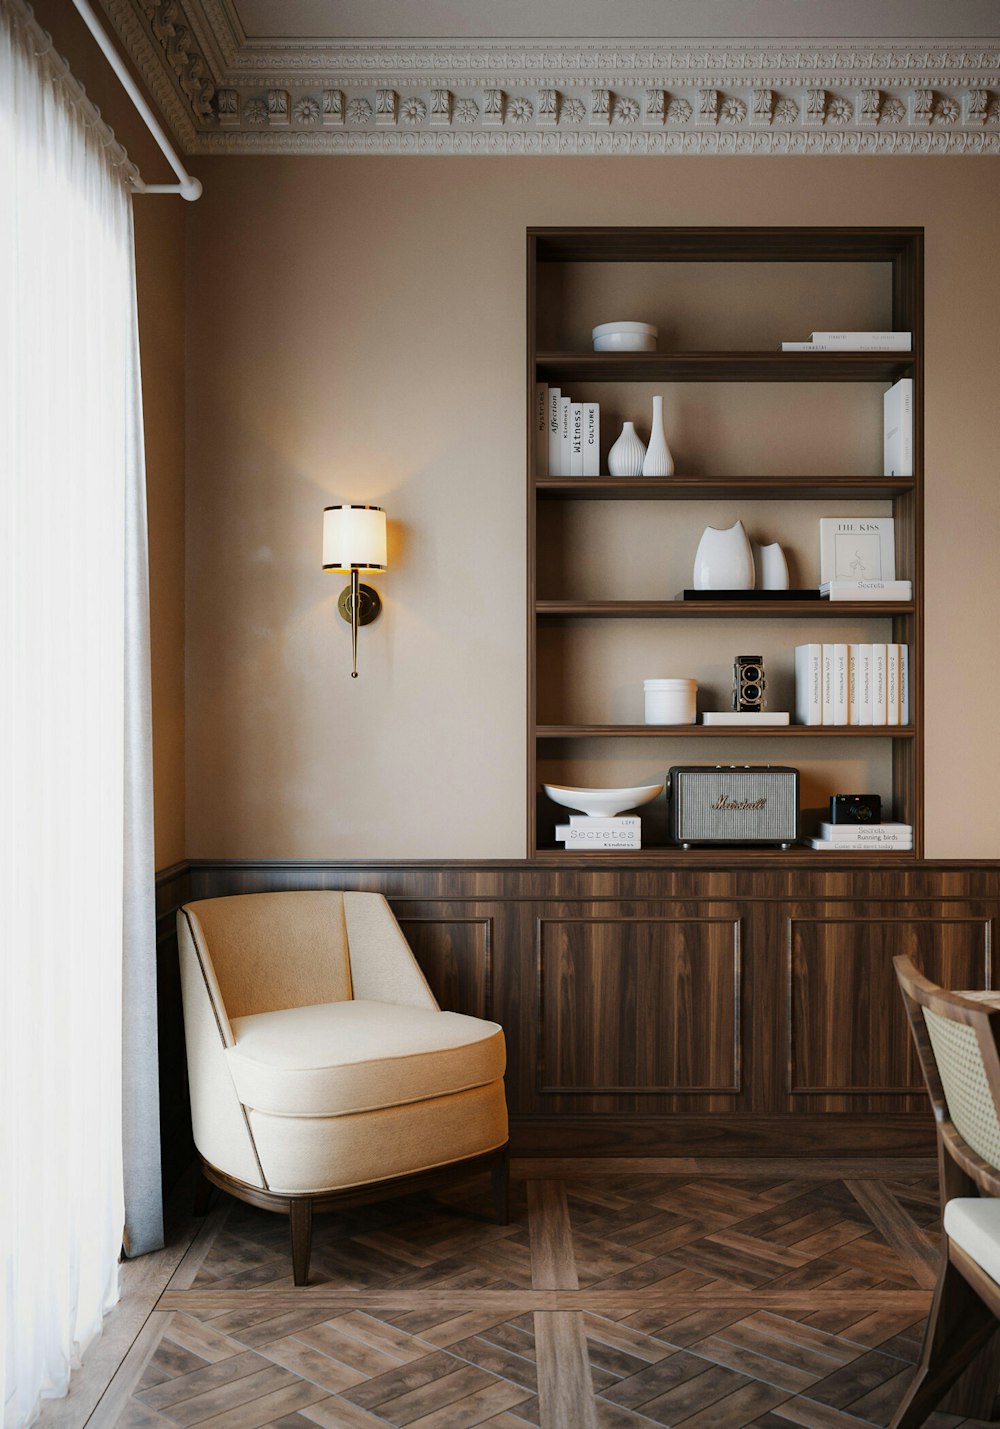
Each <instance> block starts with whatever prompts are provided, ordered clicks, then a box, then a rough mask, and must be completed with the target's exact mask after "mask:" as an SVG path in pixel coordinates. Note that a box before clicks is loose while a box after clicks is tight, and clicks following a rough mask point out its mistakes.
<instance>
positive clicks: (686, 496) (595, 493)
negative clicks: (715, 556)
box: [535, 475, 914, 501]
mask: <svg viewBox="0 0 1000 1429" xmlns="http://www.w3.org/2000/svg"><path fill="white" fill-rule="evenodd" d="M913 485H914V481H913V477H912V476H784V475H782V476H583V477H573V476H546V477H540V478H539V480H538V481H537V482H536V483H535V492H536V494H537V496H538V497H539V498H540V499H541V500H545V501H693V500H703V501H705V500H719V501H723V500H735V501H774V500H779V499H781V498H782V497H786V498H796V499H798V500H800V501H839V500H841V499H843V498H844V497H851V498H853V499H855V500H857V501H891V500H893V498H894V497H897V496H901V495H902V494H903V493H904V492H907V491H912V490H913Z"/></svg>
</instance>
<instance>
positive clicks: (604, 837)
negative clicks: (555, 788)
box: [556, 814, 642, 849]
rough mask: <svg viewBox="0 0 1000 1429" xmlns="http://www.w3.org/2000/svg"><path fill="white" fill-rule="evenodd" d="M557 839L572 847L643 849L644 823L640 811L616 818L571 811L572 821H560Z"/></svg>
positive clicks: (570, 819)
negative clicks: (565, 822) (562, 822)
mask: <svg viewBox="0 0 1000 1429" xmlns="http://www.w3.org/2000/svg"><path fill="white" fill-rule="evenodd" d="M556 842H557V843H562V844H565V845H566V847H567V848H568V849H570V848H574V849H580V848H641V847H642V824H641V822H640V819H639V815H638V814H619V815H618V816H617V817H615V818H598V817H596V816H594V815H592V814H571V815H570V818H569V823H568V824H556Z"/></svg>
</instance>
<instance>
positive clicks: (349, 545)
mask: <svg viewBox="0 0 1000 1429" xmlns="http://www.w3.org/2000/svg"><path fill="white" fill-rule="evenodd" d="M386 565H387V562H386V548H385V512H384V511H383V510H382V508H381V506H327V507H326V509H325V510H324V512H323V569H324V570H325V571H384V570H385V569H386Z"/></svg>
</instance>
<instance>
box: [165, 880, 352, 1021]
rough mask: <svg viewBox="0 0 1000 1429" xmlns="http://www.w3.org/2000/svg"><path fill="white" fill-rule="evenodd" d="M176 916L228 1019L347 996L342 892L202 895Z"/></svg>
mask: <svg viewBox="0 0 1000 1429" xmlns="http://www.w3.org/2000/svg"><path fill="white" fill-rule="evenodd" d="M184 913H185V914H186V916H187V917H188V919H189V920H190V923H191V928H192V933H193V934H194V938H195V941H196V942H197V944H198V950H199V953H200V955H201V960H202V963H203V965H204V966H205V969H206V974H207V976H209V977H210V978H211V977H214V981H215V983H216V987H215V988H212V987H210V989H209V990H210V992H211V993H212V995H213V1000H214V999H215V998H216V997H217V998H218V1000H219V1001H221V1004H222V1007H223V1008H224V1010H225V1015H226V1017H227V1018H229V1019H231V1018H234V1017H249V1016H251V1015H252V1014H253V1013H255V1012H278V1011H281V1010H282V1009H284V1008H286V1007H311V1006H313V1005H314V1004H315V1003H319V1002H346V1001H348V1000H349V999H350V998H351V996H352V995H353V994H352V988H351V961H350V954H349V951H348V944H347V924H346V920H345V917H344V895H343V894H342V893H335V892H326V891H323V892H320V891H316V892H312V891H310V892H295V893H254V894H249V895H246V894H245V895H237V896H236V897H232V898H206V899H203V900H202V901H200V902H198V903H189V904H188V905H187V906H186V908H185V909H184ZM226 1040H227V1042H228V1041H231V1040H232V1039H231V1038H230V1037H227V1038H226Z"/></svg>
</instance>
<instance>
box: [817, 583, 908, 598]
mask: <svg viewBox="0 0 1000 1429" xmlns="http://www.w3.org/2000/svg"><path fill="white" fill-rule="evenodd" d="M819 593H820V595H821V596H822V597H823V599H824V600H912V599H913V583H912V581H824V582H823V584H822V585H821V586H820V588H819Z"/></svg>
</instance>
